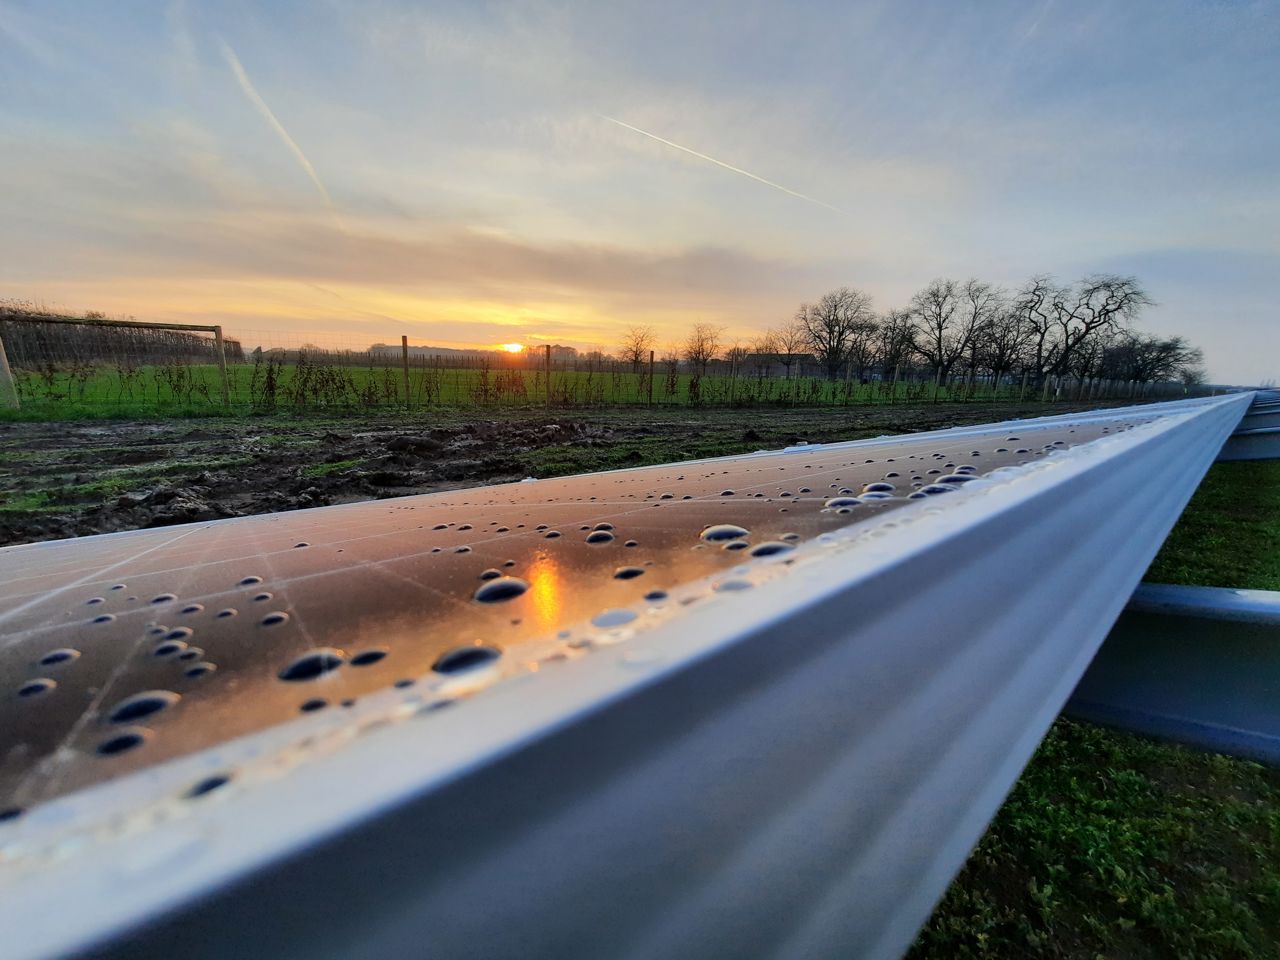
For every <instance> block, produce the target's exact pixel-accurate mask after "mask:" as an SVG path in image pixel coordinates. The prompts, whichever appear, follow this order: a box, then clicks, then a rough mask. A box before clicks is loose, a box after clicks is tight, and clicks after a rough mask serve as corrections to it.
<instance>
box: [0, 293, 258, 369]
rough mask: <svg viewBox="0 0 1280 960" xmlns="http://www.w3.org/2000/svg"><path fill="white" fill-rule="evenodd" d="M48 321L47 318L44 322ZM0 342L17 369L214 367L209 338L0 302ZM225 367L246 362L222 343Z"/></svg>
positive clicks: (238, 350)
mask: <svg viewBox="0 0 1280 960" xmlns="http://www.w3.org/2000/svg"><path fill="white" fill-rule="evenodd" d="M45 317H49V318H51V319H49V320H46V319H43V318H45ZM54 317H56V318H57V319H76V320H81V319H83V321H84V322H83V323H57V322H53V321H52V318H54ZM0 340H2V341H3V342H4V347H5V352H6V353H7V354H8V358H9V364H10V366H12V367H15V368H17V369H20V370H40V369H44V368H47V367H50V366H52V367H57V368H62V367H68V366H74V365H76V364H80V363H103V362H108V363H114V364H118V365H122V366H130V365H133V366H141V365H144V364H154V363H167V362H172V361H175V360H176V361H194V362H199V363H212V362H214V360H215V358H214V355H213V335H212V334H207V333H199V332H193V331H189V330H157V329H152V328H150V327H129V326H116V325H114V324H112V323H111V322H110V321H109V320H107V319H106V318H105V317H104V316H103V315H101V314H97V313H93V312H91V313H89V314H86V315H85V316H84V317H83V318H80V317H74V318H71V317H66V318H64V317H61V316H60V315H55V314H51V313H48V312H45V311H42V310H40V309H39V308H28V307H24V306H22V305H18V306H15V305H13V304H6V303H4V302H0ZM223 349H224V351H225V353H226V358H227V361H228V362H234V361H240V360H243V359H244V350H243V348H242V347H241V345H240V342H239V341H238V340H231V339H226V338H224V340H223Z"/></svg>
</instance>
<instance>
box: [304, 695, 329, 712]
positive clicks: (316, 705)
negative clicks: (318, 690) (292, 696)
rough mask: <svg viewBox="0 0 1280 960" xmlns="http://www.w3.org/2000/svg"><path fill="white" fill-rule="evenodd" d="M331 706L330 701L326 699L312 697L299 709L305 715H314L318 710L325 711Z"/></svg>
mask: <svg viewBox="0 0 1280 960" xmlns="http://www.w3.org/2000/svg"><path fill="white" fill-rule="evenodd" d="M328 705H329V701H328V700H326V699H324V697H312V698H311V699H310V700H307V701H306V702H305V703H303V704H302V706H300V707H299V708H298V709H299V710H301V711H302V712H303V713H314V712H315V711H317V710H323V709H324V708H325V707H327V706H328Z"/></svg>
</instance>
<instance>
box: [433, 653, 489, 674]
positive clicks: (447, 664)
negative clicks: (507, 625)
mask: <svg viewBox="0 0 1280 960" xmlns="http://www.w3.org/2000/svg"><path fill="white" fill-rule="evenodd" d="M500 656H502V651H501V650H499V649H498V648H497V647H488V646H473V647H455V648H454V649H453V650H449V651H447V652H446V653H442V654H441V655H440V658H439V659H438V660H436V662H435V663H434V664H432V665H431V669H432V670H434V671H435V672H436V673H443V674H445V675H452V674H455V673H465V672H466V671H468V670H474V669H476V668H477V667H483V666H485V665H486V664H490V663H493V661H495V660H497V659H498V658H499V657H500Z"/></svg>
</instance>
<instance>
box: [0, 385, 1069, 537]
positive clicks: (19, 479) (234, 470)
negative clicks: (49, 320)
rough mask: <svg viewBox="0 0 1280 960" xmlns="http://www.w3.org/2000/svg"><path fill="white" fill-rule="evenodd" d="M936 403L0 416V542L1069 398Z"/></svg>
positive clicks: (834, 434) (945, 418)
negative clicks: (194, 417) (77, 419)
mask: <svg viewBox="0 0 1280 960" xmlns="http://www.w3.org/2000/svg"><path fill="white" fill-rule="evenodd" d="M1081 408H1082V407H1080V406H1069V405H1055V406H1053V407H1046V406H1044V405H1041V404H1035V403H1032V404H995V405H993V404H988V403H982V404H976V403H975V404H937V405H932V404H931V405H925V406H915V407H908V406H885V407H869V408H857V407H854V408H839V409H829V408H827V409H804V410H794V409H786V410H761V409H744V410H724V409H716V410H696V409H695V410H690V409H675V410H652V411H651V410H616V411H598V412H593V413H586V414H584V413H581V412H573V413H565V414H563V415H559V414H554V413H550V412H547V411H517V412H503V413H501V414H493V415H490V416H484V415H479V414H476V413H463V412H444V413H437V414H432V415H415V416H414V417H412V418H406V417H395V416H382V417H374V418H368V419H360V420H355V419H352V418H348V419H325V418H315V417H310V418H301V417H298V418H292V417H291V418H283V417H280V418H262V417H255V418H246V419H226V420H208V421H201V422H199V424H198V425H193V423H192V422H191V421H189V420H187V421H181V420H170V421H111V422H103V421H94V422H84V423H67V422H60V423H5V424H0V544H12V543H25V542H31V541H37V540H49V539H56V538H61V537H76V536H84V535H86V534H94V533H108V532H112V531H117V530H130V529H137V528H140V527H154V526H163V525H166V524H173V523H185V522H189V521H198V520H210V519H216V518H221V517H233V516H243V515H246V514H254V513H266V512H272V511H278V510H293V509H299V508H303V507H315V506H323V505H326V504H332V503H345V502H350V501H353V500H368V499H376V498H383V497H395V496H405V495H409V494H416V493H430V492H434V491H438V490H448V489H455V488H458V487H466V486H473V485H476V484H481V483H496V482H502V481H507V480H518V479H521V478H523V477H526V476H537V477H548V476H557V475H562V474H566V473H578V472H585V471H591V470H602V469H610V468H617V467H627V466H639V465H642V464H648V463H666V462H671V461H675V460H683V459H693V458H698V457H711V456H721V455H726V454H733V453H743V452H748V451H751V450H758V449H772V448H777V447H781V446H786V445H788V444H794V443H797V442H800V441H807V442H810V443H821V442H828V441H832V440H847V439H857V438H862V437H871V436H879V435H882V434H894V433H910V432H916V431H920V430H936V429H940V428H943V427H950V426H956V425H960V424H967V423H985V422H989V421H993V420H1002V419H1010V418H1015V417H1031V416H1043V415H1045V414H1046V413H1066V412H1070V411H1071V410H1075V409H1081Z"/></svg>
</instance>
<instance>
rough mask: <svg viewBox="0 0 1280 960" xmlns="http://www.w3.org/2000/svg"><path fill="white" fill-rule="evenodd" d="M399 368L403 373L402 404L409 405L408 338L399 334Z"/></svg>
mask: <svg viewBox="0 0 1280 960" xmlns="http://www.w3.org/2000/svg"><path fill="white" fill-rule="evenodd" d="M400 370H401V372H402V373H403V374H404V405H405V407H406V408H407V407H408V406H409V338H408V337H407V336H406V335H405V334H401V335H400Z"/></svg>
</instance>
